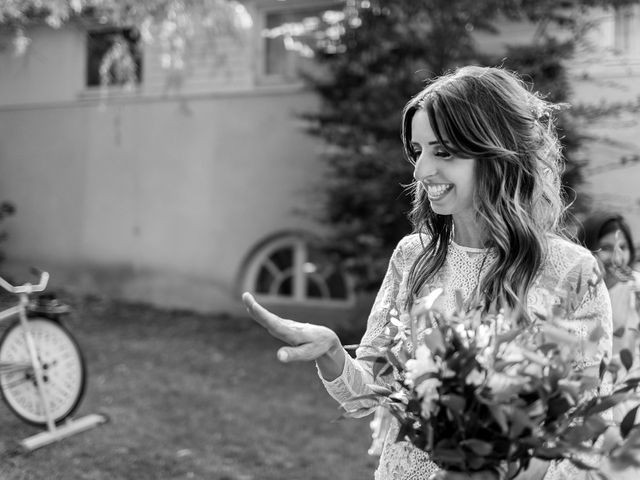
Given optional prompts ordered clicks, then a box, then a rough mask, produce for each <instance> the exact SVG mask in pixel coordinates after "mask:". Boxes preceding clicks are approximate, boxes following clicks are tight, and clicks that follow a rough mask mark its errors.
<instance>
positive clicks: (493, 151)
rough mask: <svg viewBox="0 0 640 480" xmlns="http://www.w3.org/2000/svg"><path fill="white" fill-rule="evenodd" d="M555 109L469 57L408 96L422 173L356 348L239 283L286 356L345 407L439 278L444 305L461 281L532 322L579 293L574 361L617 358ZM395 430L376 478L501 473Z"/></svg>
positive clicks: (480, 300) (411, 154)
mask: <svg viewBox="0 0 640 480" xmlns="http://www.w3.org/2000/svg"><path fill="white" fill-rule="evenodd" d="M554 109H555V106H554V105H552V104H549V103H547V102H545V101H543V100H542V99H541V98H540V97H538V96H537V95H536V94H535V93H532V92H531V91H530V90H529V89H528V88H527V87H526V86H525V84H524V83H523V82H522V81H521V80H520V79H519V78H518V77H517V76H516V75H515V74H513V73H510V72H508V71H506V70H504V69H501V68H483V67H474V66H467V67H462V68H460V69H458V70H457V71H455V72H453V73H451V74H448V75H445V76H442V77H439V78H437V79H436V80H434V81H433V82H431V83H430V84H429V85H428V86H427V87H426V88H424V89H423V90H422V91H421V92H420V93H418V94H417V95H416V96H415V97H414V98H412V99H411V100H410V101H409V102H408V104H407V105H406V107H405V109H404V112H403V120H402V140H403V143H404V150H405V153H406V155H407V157H408V159H409V160H410V162H411V163H412V165H413V169H414V178H415V182H414V184H413V192H414V204H413V210H412V212H411V220H412V222H413V225H414V233H413V234H411V235H408V236H406V237H405V238H403V239H402V240H401V241H400V242H399V244H398V245H397V247H396V248H395V251H394V252H393V254H392V256H391V259H390V261H389V266H388V270H387V273H386V276H385V277H384V280H383V282H382V285H381V287H380V290H379V292H378V295H377V297H376V300H375V302H374V305H373V308H372V311H371V314H370V316H369V319H368V323H367V330H366V332H365V334H364V336H363V338H362V341H361V344H360V347H359V348H358V349H357V351H356V358H355V359H354V358H352V357H350V356H349V355H348V354H347V353H346V352H345V350H344V349H343V348H342V346H341V345H340V341H339V339H338V337H337V335H336V334H335V333H334V332H333V331H332V330H330V329H328V328H326V327H324V326H319V325H312V324H308V323H299V322H295V321H292V320H287V319H282V318H280V317H278V316H277V315H275V314H273V313H271V312H269V311H267V310H266V309H264V308H263V307H262V306H261V305H259V304H258V303H257V302H256V301H255V299H254V298H253V297H252V295H251V294H249V293H245V294H244V295H243V301H244V303H245V306H246V308H247V310H248V312H249V313H250V314H251V316H252V317H253V318H254V319H255V320H256V321H257V322H258V323H260V324H261V325H262V326H264V327H265V328H266V329H267V330H268V332H269V333H270V334H271V335H273V336H275V337H277V338H279V339H281V340H283V341H284V342H285V343H287V344H288V346H285V347H282V348H280V349H279V350H278V359H279V360H280V361H282V362H292V361H311V360H315V362H316V364H317V367H318V372H319V376H320V378H321V380H322V382H323V384H324V386H325V387H326V389H327V391H328V392H329V394H330V395H331V396H332V397H333V398H335V399H336V400H337V401H338V402H340V403H341V404H342V403H344V402H346V401H348V400H349V399H351V398H354V397H357V396H360V395H363V394H366V393H367V392H368V391H369V390H368V387H367V384H371V383H374V379H373V375H372V365H371V364H370V363H369V362H367V361H366V360H364V359H365V358H366V357H368V356H370V355H371V354H372V349H375V348H376V347H380V346H383V345H382V344H381V342H383V341H384V340H383V338H384V335H382V334H383V332H384V329H385V327H386V326H387V324H388V322H389V318H390V317H391V316H394V317H396V318H398V317H399V313H401V312H403V311H408V309H410V308H411V306H412V304H413V302H414V299H416V298H420V297H423V296H425V295H426V294H428V293H429V292H430V291H432V290H433V289H435V288H438V287H442V288H444V294H443V295H441V296H440V297H439V298H438V300H437V301H436V304H435V307H436V308H438V309H439V310H440V311H442V312H444V313H447V312H452V311H453V310H454V308H455V305H456V304H455V292H456V291H460V292H462V294H463V297H464V298H465V300H466V302H467V304H468V305H478V304H480V305H482V308H483V309H484V310H485V311H494V310H497V309H499V308H504V309H506V310H508V311H511V312H513V313H514V317H517V319H518V321H525V322H526V321H530V319H531V318H532V317H533V315H534V314H535V312H537V311H540V312H546V311H547V307H548V306H549V305H550V304H555V305H559V304H560V303H561V300H562V299H563V298H565V296H566V294H567V292H569V291H577V292H578V296H579V298H578V301H577V302H575V305H574V306H573V307H570V308H571V309H570V310H567V311H566V312H565V315H564V318H566V325H565V326H566V327H567V328H568V329H570V330H571V331H572V332H573V333H574V334H575V335H576V336H578V337H579V338H580V339H582V342H581V345H582V348H579V349H577V351H576V352H575V358H574V364H575V366H576V368H578V369H597V366H598V365H599V363H600V361H601V359H602V358H603V357H604V356H605V355H608V356H610V354H611V341H612V326H611V305H610V302H609V297H608V295H607V291H606V287H605V285H604V284H603V283H602V282H600V283H597V284H596V287H595V288H592V289H589V288H587V287H586V285H587V282H588V281H589V280H594V278H595V277H596V274H597V271H598V270H597V264H596V261H595V259H594V257H593V256H592V255H591V254H590V253H589V252H588V251H587V250H586V249H584V248H582V247H580V246H578V245H577V244H575V243H572V242H570V241H568V240H566V239H565V238H563V236H562V235H561V227H560V218H561V215H562V213H563V211H564V205H563V202H562V195H561V186H560V171H561V166H562V159H561V155H560V146H559V142H558V138H557V135H556V132H555V128H554V124H553V115H552V114H553V111H554ZM597 325H601V326H602V328H603V329H604V331H605V335H604V336H603V337H602V338H601V339H600V341H599V344H598V346H597V349H593V348H592V349H587V348H586V344H587V335H588V332H590V331H592V330H593V328H595V327H596V326H597ZM376 381H378V382H383V381H384V379H380V378H378V379H377V380H376ZM397 433H398V428H397V425H396V424H395V423H394V422H393V421H392V424H391V427H390V428H389V430H388V432H387V433H386V436H385V438H384V439H383V440H382V443H383V447H382V453H381V456H380V461H379V465H378V468H377V469H376V473H375V478H376V479H377V480H413V479H428V478H439V479H451V480H453V479H458V478H460V479H462V478H465V479H469V478H472V479H476V480H483V479H497V478H498V474H496V473H494V472H488V471H487V472H477V473H474V474H472V475H469V474H459V473H451V472H438V467H437V466H436V465H435V464H434V463H433V462H431V461H430V460H429V457H428V455H427V454H426V453H425V452H423V451H421V450H418V449H416V448H415V447H413V446H412V445H411V444H410V443H409V442H406V441H395V440H396V438H397ZM585 476H586V474H585V473H583V472H581V471H578V470H577V469H575V468H574V467H572V465H571V464H569V462H551V463H550V464H549V463H545V462H541V461H537V462H532V464H531V466H530V468H529V469H528V470H527V471H525V472H523V473H521V474H519V475H518V477H517V478H518V479H519V480H523V479H541V478H544V479H545V480H553V479H564V478H571V479H579V478H585Z"/></svg>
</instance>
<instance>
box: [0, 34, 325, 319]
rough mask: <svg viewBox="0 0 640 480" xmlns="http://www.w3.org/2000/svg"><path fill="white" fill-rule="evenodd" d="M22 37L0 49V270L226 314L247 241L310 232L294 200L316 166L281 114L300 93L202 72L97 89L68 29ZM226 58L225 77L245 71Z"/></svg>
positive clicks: (306, 101)
mask: <svg viewBox="0 0 640 480" xmlns="http://www.w3.org/2000/svg"><path fill="white" fill-rule="evenodd" d="M31 39H32V45H31V48H30V49H29V50H28V51H27V53H26V55H25V56H24V57H13V56H12V55H11V53H10V51H4V52H3V53H2V54H1V56H0V65H2V69H0V85H2V87H1V88H0V192H2V195H1V198H2V199H8V200H11V201H12V202H14V203H15V205H16V207H17V214H16V216H15V217H12V218H9V219H8V220H7V221H6V224H5V225H6V229H7V231H8V232H9V238H8V240H7V241H6V242H5V243H4V244H3V248H4V249H5V251H6V253H7V257H8V259H9V261H8V263H7V264H6V265H3V271H6V272H11V273H13V274H14V275H16V276H17V277H19V278H25V277H26V267H27V266H28V265H37V266H39V267H41V268H44V269H48V270H50V271H51V273H52V277H53V281H54V283H57V284H58V285H64V286H65V287H67V288H74V289H78V290H81V291H94V292H99V293H104V294H109V295H115V296H120V297H126V298H131V299H135V300H142V301H150V302H153V303H156V304H160V305H164V306H171V307H178V308H180V307H187V308H195V309H199V310H205V311H215V312H236V311H238V310H239V309H240V306H239V301H238V298H239V292H238V291H237V285H238V280H239V279H238V275H239V274H240V272H241V269H242V268H241V267H242V265H243V263H244V262H245V261H246V256H247V255H248V253H249V252H250V251H251V250H252V249H253V248H254V247H255V245H256V244H257V243H259V242H260V241H262V240H263V239H264V238H266V237H269V236H272V235H274V233H277V232H280V231H291V230H307V231H314V230H315V231H317V230H318V226H317V225H315V224H313V222H311V220H310V219H308V218H305V217H304V216H301V215H299V214H296V213H295V212H294V209H295V208H296V207H300V208H302V209H303V210H304V205H305V202H307V201H308V196H307V191H308V187H309V181H310V180H311V179H314V178H318V177H319V176H320V175H321V174H322V171H321V166H320V163H319V162H318V160H317V155H316V154H317V148H318V146H317V142H316V140H315V139H313V138H311V137H310V136H308V135H307V134H305V133H304V131H303V128H302V123H301V122H299V121H298V120H297V118H296V113H300V112H304V111H308V110H311V109H313V108H314V106H315V104H316V100H315V99H314V98H313V97H312V96H311V95H310V93H309V92H306V91H304V90H302V89H301V88H299V87H298V86H295V85H294V86H291V85H288V86H285V87H282V86H271V87H252V88H241V87H242V86H243V84H242V83H240V81H238V82H233V81H232V82H230V83H231V87H230V88H229V89H228V91H224V90H221V89H219V88H210V89H209V92H208V93H205V92H203V84H205V82H204V80H202V78H204V77H205V75H204V73H203V74H202V75H201V76H200V77H201V79H200V84H199V85H198V84H197V83H195V87H194V88H188V86H187V87H185V88H183V89H182V90H178V91H174V92H167V91H163V88H162V82H161V81H160V79H159V77H158V81H155V82H149V83H148V84H147V85H146V87H145V88H146V89H142V90H141V91H137V92H126V91H123V92H119V93H118V94H116V95H112V96H110V97H109V98H107V99H104V98H102V97H101V94H100V92H99V91H95V90H94V91H89V90H87V89H85V88H84V86H83V79H84V76H83V72H84V68H85V67H84V50H83V49H82V48H79V47H78V46H77V45H76V44H81V45H82V42H83V41H84V40H83V39H84V36H83V35H81V32H80V30H78V29H77V28H70V29H61V30H50V29H47V28H44V27H42V28H40V29H36V31H34V32H33V35H31ZM63 57H64V60H60V63H58V64H56V62H55V61H54V60H53V59H62V58H63ZM245 63H246V65H247V66H248V65H249V64H248V63H247V62H245ZM7 65H9V67H6V66H7ZM237 65H238V62H235V63H234V67H233V69H234V70H231V74H229V71H227V76H228V77H229V76H231V77H233V75H232V74H233V72H237V73H238V75H237V76H236V77H233V78H240V79H244V80H242V81H244V82H247V80H246V79H247V78H248V74H247V73H246V72H245V71H242V69H239V68H238V67H237ZM247 68H248V67H247ZM150 71H153V68H150ZM78 78H80V81H78ZM20 79H22V80H20ZM245 86H247V85H246V83H245Z"/></svg>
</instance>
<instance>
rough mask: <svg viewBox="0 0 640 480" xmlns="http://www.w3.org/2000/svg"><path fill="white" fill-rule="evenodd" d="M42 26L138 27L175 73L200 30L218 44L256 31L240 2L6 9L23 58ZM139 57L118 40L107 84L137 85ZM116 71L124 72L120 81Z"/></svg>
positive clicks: (62, 1) (32, 2)
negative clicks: (31, 31)
mask: <svg viewBox="0 0 640 480" xmlns="http://www.w3.org/2000/svg"><path fill="white" fill-rule="evenodd" d="M42 22H44V23H45V24H47V25H49V26H50V27H52V28H60V27H61V26H62V25H64V24H66V23H69V22H81V23H84V24H88V25H89V26H93V27H104V26H111V27H114V26H115V27H123V28H134V29H136V30H137V31H138V32H139V35H140V38H141V40H142V41H143V42H145V43H151V42H154V41H157V42H159V43H160V45H161V46H162V50H163V62H162V63H163V65H164V66H165V68H167V69H171V70H181V69H182V68H183V65H184V58H185V54H186V53H187V51H188V48H189V45H190V43H189V41H190V39H191V38H192V37H193V35H194V33H195V32H196V31H198V30H199V29H204V31H205V33H206V34H207V36H208V38H209V40H210V41H212V42H215V40H216V38H219V37H220V36H223V35H226V36H235V37H240V34H241V33H242V32H243V31H245V30H247V29H249V28H250V27H251V26H252V20H251V17H250V15H249V13H248V12H247V10H246V9H245V7H244V6H243V5H242V4H241V3H240V2H238V1H236V0H4V1H3V2H2V4H0V25H2V26H4V27H5V28H8V29H10V30H12V31H13V44H14V48H15V51H16V53H17V54H23V53H24V52H25V51H26V50H27V48H28V46H29V43H30V39H29V37H28V27H29V26H31V25H34V24H38V23H42ZM133 57H134V52H132V51H131V48H130V45H129V44H128V43H127V42H126V41H125V39H124V38H123V37H122V36H117V37H116V38H115V39H114V42H113V46H112V48H111V49H110V50H108V51H107V52H106V53H105V55H104V59H103V63H102V67H101V70H102V74H101V78H102V83H103V84H106V83H109V82H110V81H113V80H115V81H117V82H118V83H128V84H133V83H134V82H135V79H136V72H135V69H134V68H133V64H134V61H133ZM114 70H115V71H117V72H119V74H117V75H115V77H116V78H115V79H114V78H111V77H112V76H113V71H114ZM110 71H111V72H112V75H110V74H109V72H110Z"/></svg>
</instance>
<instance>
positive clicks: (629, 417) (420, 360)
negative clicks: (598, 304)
mask: <svg viewBox="0 0 640 480" xmlns="http://www.w3.org/2000/svg"><path fill="white" fill-rule="evenodd" d="M592 287H593V283H591V284H589V289H590V288H592ZM579 289H580V287H577V288H576V291H575V292H570V293H569V295H568V296H567V299H566V301H565V302H564V304H563V305H559V306H555V307H553V308H550V309H549V312H547V314H546V315H539V316H538V318H536V319H535V320H534V321H533V322H532V323H531V324H527V325H519V326H517V327H515V328H514V326H515V325H517V323H516V322H515V317H513V318H512V317H510V316H509V315H508V314H505V313H503V312H500V313H498V314H496V315H490V314H483V313H481V310H480V309H473V310H470V311H465V310H464V307H463V302H462V301H461V297H459V300H460V301H459V305H458V309H457V311H456V312H455V313H454V314H453V315H452V316H451V317H449V318H445V316H444V315H442V314H441V313H439V312H438V311H437V310H435V309H433V308H432V305H433V302H434V301H435V299H436V298H437V296H438V295H439V294H440V293H441V292H442V289H436V290H435V291H433V292H432V293H431V294H430V295H429V296H428V297H425V298H423V299H421V301H420V302H419V303H418V304H417V305H416V307H414V309H413V310H412V312H411V314H406V315H401V318H392V319H391V327H390V328H388V331H387V336H388V339H389V341H390V343H389V346H388V347H385V348H382V349H379V351H378V354H377V355H372V356H370V357H367V358H366V359H363V360H369V361H371V362H372V363H373V365H374V375H375V376H376V377H384V376H385V375H387V374H388V373H389V372H394V375H393V376H391V379H390V380H388V381H386V382H384V383H385V386H380V385H378V384H376V385H371V386H370V389H371V392H372V393H371V394H368V395H364V396H360V397H356V398H354V399H353V400H352V401H351V402H348V403H347V404H345V405H343V407H344V408H345V410H346V413H345V414H344V415H345V416H346V417H359V416H361V415H362V414H363V413H367V412H369V411H370V410H371V407H370V404H369V405H367V404H366V403H365V406H362V405H363V404H362V403H361V402H362V401H363V400H365V401H371V400H374V401H375V405H377V404H381V405H382V406H383V407H384V408H386V409H388V410H389V411H390V412H391V414H393V415H394V416H395V417H396V418H397V419H398V421H399V423H400V430H399V434H398V440H408V441H410V442H411V443H412V444H413V445H414V446H416V447H417V448H419V449H421V450H424V451H426V452H428V453H429V456H430V458H431V460H433V461H434V462H435V463H436V464H438V465H439V466H440V467H441V468H442V469H445V470H450V471H462V472H472V471H480V470H492V471H496V472H498V471H500V469H501V468H502V466H503V465H505V464H509V465H510V466H511V467H512V471H511V472H510V475H515V473H517V472H518V471H519V470H520V469H526V468H527V466H528V465H529V462H530V461H531V459H532V458H540V459H543V460H560V459H568V460H569V461H571V462H572V463H574V464H575V465H576V466H578V467H579V468H581V469H588V470H596V469H598V464H597V463H593V460H594V459H597V458H599V456H600V455H602V456H606V457H607V458H609V459H611V461H612V462H613V463H614V464H615V466H616V468H619V469H624V468H626V467H630V466H634V467H637V466H640V463H639V461H638V459H637V458H636V457H637V453H638V452H637V449H638V447H639V446H640V445H639V444H638V440H639V439H640V428H638V427H639V426H640V425H636V424H635V416H636V412H637V411H638V408H639V407H640V403H638V400H640V396H638V395H637V394H636V393H635V392H636V390H637V387H638V385H639V384H640V377H635V376H633V375H623V374H621V372H629V371H630V370H631V368H632V365H633V361H634V360H633V358H634V356H633V354H632V353H631V352H630V351H629V350H622V351H621V352H620V361H619V362H617V361H611V362H610V363H607V362H605V360H604V359H603V360H602V363H601V364H600V369H599V376H593V375H591V374H590V373H588V372H586V371H581V370H576V369H575V368H574V367H573V359H574V352H575V351H576V348H578V347H579V344H580V343H581V339H580V338H577V337H576V335H575V334H572V333H571V332H569V331H567V330H566V329H565V328H564V327H563V326H562V325H563V323H564V324H566V318H567V312H568V311H571V309H570V306H571V304H572V303H575V302H576V299H578V298H581V295H582V294H583V293H584V292H580V291H579ZM586 294H587V295H588V294H589V293H588V292H587V293H586ZM603 335H604V330H603V328H602V327H601V326H596V327H595V329H594V330H593V331H592V332H591V334H590V336H589V338H588V341H587V342H586V346H585V347H584V348H585V349H586V350H587V352H589V351H590V352H592V353H596V352H597V351H598V342H599V340H600V339H601V338H602V336H603ZM607 374H610V375H611V376H612V379H613V381H614V388H613V391H612V392H610V393H607V392H606V391H605V390H606V389H605V388H604V387H602V388H601V385H602V382H603V379H604V377H605V375H607ZM387 378H389V377H387ZM629 400H634V403H633V406H632V407H630V408H629V409H628V413H627V414H626V416H625V417H624V418H623V420H622V422H621V424H620V425H619V426H618V427H617V429H618V430H619V434H620V438H619V441H613V442H608V443H606V444H603V445H600V444H598V443H596V441H597V440H598V439H599V438H603V439H604V436H605V433H608V432H609V425H610V424H609V421H608V420H607V419H606V417H605V416H604V415H603V414H605V412H607V411H608V410H611V409H612V408H613V407H615V406H618V405H620V404H622V403H623V402H627V401H629ZM624 405H625V406H628V404H624ZM509 478H512V477H509Z"/></svg>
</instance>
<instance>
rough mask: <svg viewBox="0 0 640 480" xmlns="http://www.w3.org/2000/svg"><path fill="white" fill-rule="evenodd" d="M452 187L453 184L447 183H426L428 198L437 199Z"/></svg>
mask: <svg viewBox="0 0 640 480" xmlns="http://www.w3.org/2000/svg"><path fill="white" fill-rule="evenodd" d="M452 188H453V185H451V184H450V183H449V184H438V185H427V196H428V197H429V199H430V200H437V199H439V198H440V197H443V196H444V195H445V194H446V193H447V192H448V191H449V190H451V189H452Z"/></svg>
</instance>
